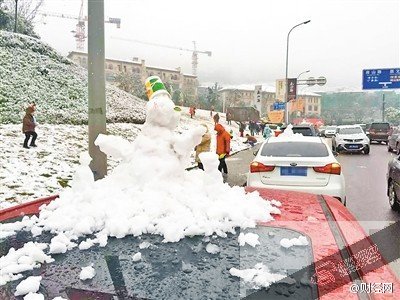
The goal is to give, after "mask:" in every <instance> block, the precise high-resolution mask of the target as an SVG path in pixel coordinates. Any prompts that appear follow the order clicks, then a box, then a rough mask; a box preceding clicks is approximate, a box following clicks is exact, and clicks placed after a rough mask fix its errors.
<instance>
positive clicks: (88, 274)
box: [79, 264, 96, 280]
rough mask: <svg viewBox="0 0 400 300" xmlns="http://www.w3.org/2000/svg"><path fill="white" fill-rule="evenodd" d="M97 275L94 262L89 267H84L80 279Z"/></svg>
mask: <svg viewBox="0 0 400 300" xmlns="http://www.w3.org/2000/svg"><path fill="white" fill-rule="evenodd" d="M95 275H96V271H95V270H94V268H93V264H90V265H89V266H87V267H82V270H81V273H80V274H79V279H80V280H87V279H92V278H93V277H94V276H95Z"/></svg>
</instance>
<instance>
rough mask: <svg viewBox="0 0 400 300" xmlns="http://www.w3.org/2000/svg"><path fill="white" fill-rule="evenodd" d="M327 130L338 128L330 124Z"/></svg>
mask: <svg viewBox="0 0 400 300" xmlns="http://www.w3.org/2000/svg"><path fill="white" fill-rule="evenodd" d="M326 130H336V126H328V127H326Z"/></svg>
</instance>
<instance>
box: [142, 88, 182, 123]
mask: <svg viewBox="0 0 400 300" xmlns="http://www.w3.org/2000/svg"><path fill="white" fill-rule="evenodd" d="M174 108H175V104H174V102H172V100H171V99H170V98H169V97H168V95H166V94H165V95H158V96H157V97H153V98H152V99H151V100H150V101H149V102H148V103H147V116H146V124H148V125H153V126H160V127H166V128H168V129H171V130H173V129H175V128H176V127H177V126H178V123H179V119H180V112H179V111H176V110H175V109H174Z"/></svg>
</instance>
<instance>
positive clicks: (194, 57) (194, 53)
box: [111, 36, 211, 75]
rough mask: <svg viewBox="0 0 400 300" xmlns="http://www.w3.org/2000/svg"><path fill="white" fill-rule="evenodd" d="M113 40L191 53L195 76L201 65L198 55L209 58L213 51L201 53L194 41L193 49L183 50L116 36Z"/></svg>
mask: <svg viewBox="0 0 400 300" xmlns="http://www.w3.org/2000/svg"><path fill="white" fill-rule="evenodd" d="M111 38H112V39H114V40H121V41H127V42H133V43H139V44H144V45H150V46H155V47H163V48H169V49H176V50H182V51H190V52H192V72H193V75H197V66H198V64H199V62H198V54H199V53H200V54H207V55H208V56H211V51H200V50H197V47H196V41H193V49H187V48H183V47H177V46H170V45H163V44H158V43H153V42H144V41H139V40H134V39H127V38H120V37H114V36H112V37H111Z"/></svg>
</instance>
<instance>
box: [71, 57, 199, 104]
mask: <svg viewBox="0 0 400 300" xmlns="http://www.w3.org/2000/svg"><path fill="white" fill-rule="evenodd" d="M67 57H68V58H69V59H71V60H72V61H74V62H75V63H76V64H78V65H80V66H82V67H84V68H86V69H87V67H88V59H87V53H85V52H79V51H72V52H70V53H69V54H68V56H67ZM104 69H105V76H106V81H108V82H111V83H113V82H115V80H116V78H117V76H118V75H119V74H121V73H122V74H123V73H130V74H136V75H137V76H138V77H139V78H140V80H141V81H142V82H143V85H144V82H145V80H146V78H147V77H149V76H153V75H155V76H159V77H160V78H161V80H162V81H163V82H164V83H165V84H166V85H168V86H169V87H170V89H171V93H172V94H175V95H176V97H179V98H180V99H182V100H183V101H184V100H185V99H189V100H191V99H196V98H197V86H198V81H197V76H195V75H191V74H183V73H182V72H181V69H180V68H176V69H166V68H160V67H152V66H146V64H145V61H144V60H140V61H139V60H138V59H137V58H134V59H133V60H132V61H129V60H120V59H111V58H106V59H105V64H104Z"/></svg>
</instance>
